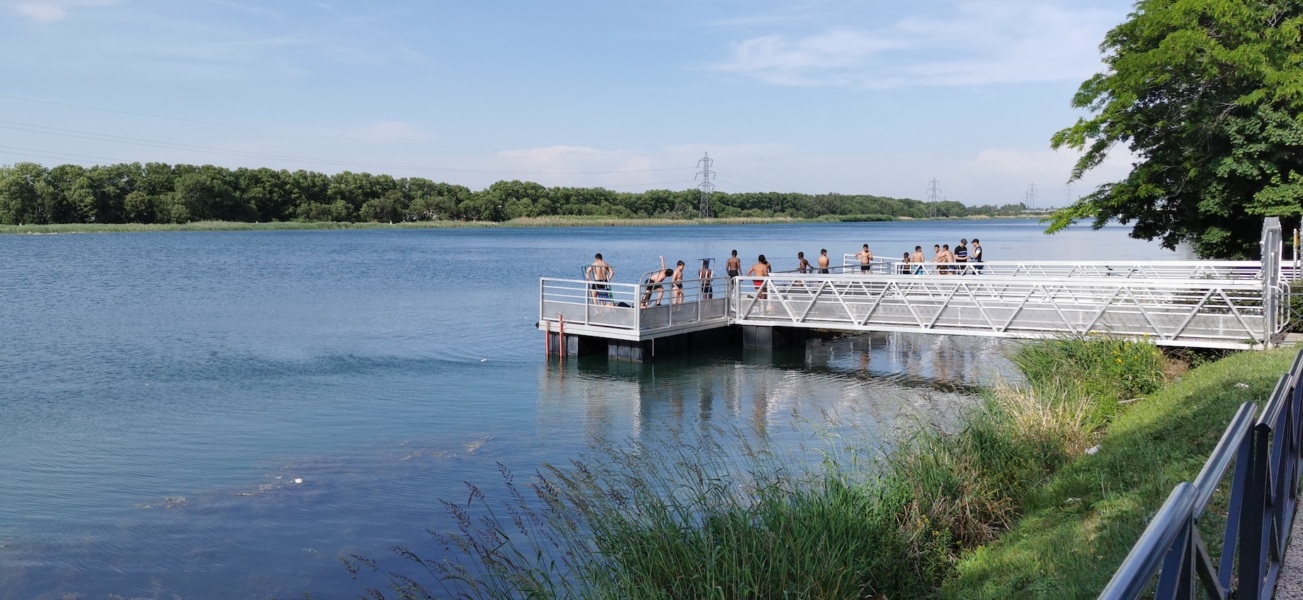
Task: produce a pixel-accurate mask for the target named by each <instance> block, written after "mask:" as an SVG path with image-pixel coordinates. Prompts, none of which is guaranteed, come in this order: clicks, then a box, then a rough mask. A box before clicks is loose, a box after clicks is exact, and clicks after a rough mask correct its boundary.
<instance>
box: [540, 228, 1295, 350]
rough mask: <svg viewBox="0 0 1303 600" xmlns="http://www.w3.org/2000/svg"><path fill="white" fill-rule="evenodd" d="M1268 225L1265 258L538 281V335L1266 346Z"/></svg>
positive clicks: (1277, 300) (1275, 239) (1276, 277)
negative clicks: (799, 331) (921, 336)
mask: <svg viewBox="0 0 1303 600" xmlns="http://www.w3.org/2000/svg"><path fill="white" fill-rule="evenodd" d="M1267 221H1268V222H1267V225H1266V226H1265V227H1264V231H1263V242H1262V243H1263V248H1264V250H1265V251H1264V252H1263V256H1264V259H1263V261H1261V262H1251V261H1081V262H1071V261H1043V262H1036V261H1020V262H1013V261H1002V262H985V263H980V264H976V263H974V264H968V265H964V266H961V265H955V264H936V263H911V264H896V263H891V262H889V261H875V264H874V265H873V269H872V271H870V272H861V271H860V270H859V265H858V264H854V265H851V268H849V269H847V268H846V267H847V266H846V265H842V267H843V268H842V269H836V270H841V271H844V273H830V274H818V273H774V274H771V276H769V277H764V278H746V277H739V278H735V279H733V280H729V279H727V278H724V277H716V278H714V279H711V280H706V281H702V280H696V279H691V280H686V281H684V282H682V284H681V287H678V291H681V293H676V286H675V285H674V284H673V283H672V282H670V281H665V282H663V283H662V284H659V285H656V284H653V285H647V284H646V283H643V284H636V283H623V284H622V283H605V282H593V281H585V280H582V279H553V278H543V279H541V280H540V281H539V322H538V328H539V329H541V330H544V331H548V332H558V331H562V330H564V333H568V334H571V335H579V336H591V337H597V338H605V339H615V340H625V341H635V342H637V341H645V340H654V339H658V338H662V337H666V336H672V335H678V334H683V333H691V332H697V331H703V330H709V329H715V328H720V327H726V326H729V325H744V326H757V327H793V328H806V329H823V330H841V331H903V332H920V333H936V334H947V335H974V336H995V337H1006V338H1023V339H1039V338H1051V337H1060V336H1076V337H1080V336H1088V335H1092V334H1100V335H1114V336H1123V337H1129V338H1142V339H1148V340H1150V341H1152V342H1153V343H1155V344H1159V345H1167V346H1185V347H1203V348H1229V349H1247V348H1263V347H1267V346H1271V345H1273V344H1274V343H1275V340H1276V339H1277V338H1278V337H1280V335H1281V334H1282V332H1283V331H1284V327H1285V324H1286V323H1287V321H1288V317H1289V314H1288V311H1289V286H1288V282H1287V281H1286V280H1284V279H1283V278H1282V265H1281V261H1280V249H1281V238H1280V226H1279V223H1278V221H1276V219H1268V220H1267ZM979 267H980V269H979ZM906 271H908V274H904V273H905V272H906Z"/></svg>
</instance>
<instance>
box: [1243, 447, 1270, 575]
mask: <svg viewBox="0 0 1303 600" xmlns="http://www.w3.org/2000/svg"><path fill="white" fill-rule="evenodd" d="M1250 435H1251V436H1252V437H1253V444H1252V448H1253V450H1252V452H1250V453H1249V455H1250V456H1251V457H1252V458H1251V459H1250V461H1249V472H1248V473H1247V475H1248V476H1247V477H1246V478H1245V485H1246V487H1247V489H1246V491H1245V494H1244V511H1243V512H1241V513H1240V569H1239V577H1237V579H1238V580H1239V584H1240V585H1239V590H1238V592H1239V594H1238V596H1237V597H1238V598H1240V599H1241V600H1259V599H1260V598H1261V597H1262V567H1263V558H1265V557H1264V551H1265V550H1266V539H1265V536H1264V533H1265V532H1266V529H1267V524H1266V521H1265V520H1264V519H1265V517H1266V515H1265V512H1266V511H1265V509H1266V507H1267V478H1268V477H1269V471H1270V468H1271V467H1270V454H1271V450H1270V448H1269V443H1270V440H1271V428H1270V427H1268V426H1266V425H1263V424H1261V423H1259V424H1258V425H1255V426H1254V427H1253V429H1252V432H1251V433H1250Z"/></svg>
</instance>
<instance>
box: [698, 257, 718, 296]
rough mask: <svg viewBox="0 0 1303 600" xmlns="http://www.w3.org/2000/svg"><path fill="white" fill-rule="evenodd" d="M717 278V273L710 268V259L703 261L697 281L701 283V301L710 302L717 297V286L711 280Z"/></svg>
mask: <svg viewBox="0 0 1303 600" xmlns="http://www.w3.org/2000/svg"><path fill="white" fill-rule="evenodd" d="M714 278H715V272H714V271H712V270H711V268H710V259H709V258H703V259H701V270H700V271H697V280H698V281H700V282H701V299H702V300H710V299H711V298H714V297H715V286H714V285H712V284H711V280H713V279H714Z"/></svg>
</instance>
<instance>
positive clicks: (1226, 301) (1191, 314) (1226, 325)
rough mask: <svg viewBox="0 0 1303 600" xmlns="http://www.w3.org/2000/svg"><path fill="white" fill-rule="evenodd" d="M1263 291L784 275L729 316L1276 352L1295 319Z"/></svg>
mask: <svg viewBox="0 0 1303 600" xmlns="http://www.w3.org/2000/svg"><path fill="white" fill-rule="evenodd" d="M1263 290H1264V287H1263V284H1262V283H1261V282H1258V281H1253V280H1240V279H1225V280H1221V279H1197V280H1190V279H1123V278H1113V277H1104V278H1100V277H1093V278H1091V277H1053V278H1051V277H1036V278H1032V277H996V276H983V277H914V276H904V275H874V276H866V277H857V276H826V275H825V276H810V275H795V274H779V275H773V276H770V277H764V278H753V279H746V280H744V281H742V282H741V284H740V285H736V286H734V292H733V297H732V299H731V301H730V310H731V311H732V314H731V322H733V323H735V324H741V325H769V326H785V327H807V328H824V329H843V330H875V331H920V332H930V333H954V334H966V335H988V336H1001V337H1027V338H1035V337H1053V336H1060V335H1071V336H1084V335H1087V334H1089V333H1091V332H1099V333H1107V334H1112V335H1121V336H1128V337H1147V338H1149V339H1150V340H1152V341H1153V342H1155V343H1157V344H1168V345H1187V346H1206V347H1224V348H1236V347H1238V348H1247V347H1255V346H1264V345H1267V344H1269V343H1270V342H1271V339H1272V338H1273V337H1274V336H1275V335H1276V334H1278V333H1279V329H1278V328H1279V327H1280V326H1283V323H1284V322H1285V321H1286V320H1287V319H1285V316H1284V315H1283V313H1281V311H1282V310H1284V309H1285V308H1286V307H1287V303H1284V302H1278V301H1277V299H1278V298H1279V296H1280V294H1283V293H1285V292H1284V291H1283V290H1282V289H1280V288H1279V287H1278V288H1275V289H1274V293H1271V294H1264V293H1263ZM1278 313H1281V314H1278ZM1268 315H1272V316H1273V318H1272V319H1270V320H1269V319H1268V318H1267V316H1268ZM1269 325H1270V327H1269Z"/></svg>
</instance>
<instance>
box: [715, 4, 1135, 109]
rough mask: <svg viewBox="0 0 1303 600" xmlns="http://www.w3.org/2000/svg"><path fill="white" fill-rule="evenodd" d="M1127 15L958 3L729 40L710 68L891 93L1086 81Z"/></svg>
mask: <svg viewBox="0 0 1303 600" xmlns="http://www.w3.org/2000/svg"><path fill="white" fill-rule="evenodd" d="M1124 16H1125V15H1124V14H1122V13H1119V12H1118V11H1116V10H1105V9H1100V8H1095V7H1071V6H1065V5H1060V4H1055V3H1052V2H1050V3H1029V2H1023V1H1017V0H978V1H962V2H958V3H956V4H955V5H954V6H953V8H952V9H951V10H948V11H945V14H944V15H941V16H938V15H916V16H907V17H903V18H900V19H898V20H896V21H895V22H893V23H890V24H888V25H886V26H883V27H879V28H875V29H862V30H861V29H850V28H845V27H830V28H828V29H826V30H824V31H822V32H819V33H814V34H808V35H800V36H793V35H790V34H784V33H771V34H767V35H761V36H756V37H751V38H748V39H744V40H742V41H739V42H735V43H734V44H732V48H731V53H730V56H729V58H728V59H727V60H725V61H722V62H720V63H718V64H716V65H714V68H715V69H717V70H719V71H724V72H730V73H736V74H739V75H743V76H746V77H751V78H754V79H757V80H759V81H763V82H766V83H772V84H778V85H803V86H850V87H865V88H895V87H904V86H961V85H983V84H997V83H1017V82H1028V81H1063V80H1069V81H1072V80H1080V79H1083V78H1084V77H1087V76H1089V75H1090V74H1091V73H1093V72H1095V71H1097V70H1098V69H1099V67H1100V62H1099V56H1098V53H1097V50H1096V47H1097V46H1098V44H1099V41H1100V40H1101V39H1102V38H1103V35H1104V33H1105V32H1106V31H1107V30H1108V29H1109V28H1110V27H1112V26H1113V25H1115V24H1116V23H1118V22H1119V21H1120V20H1121V19H1122V18H1123V17H1124Z"/></svg>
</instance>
